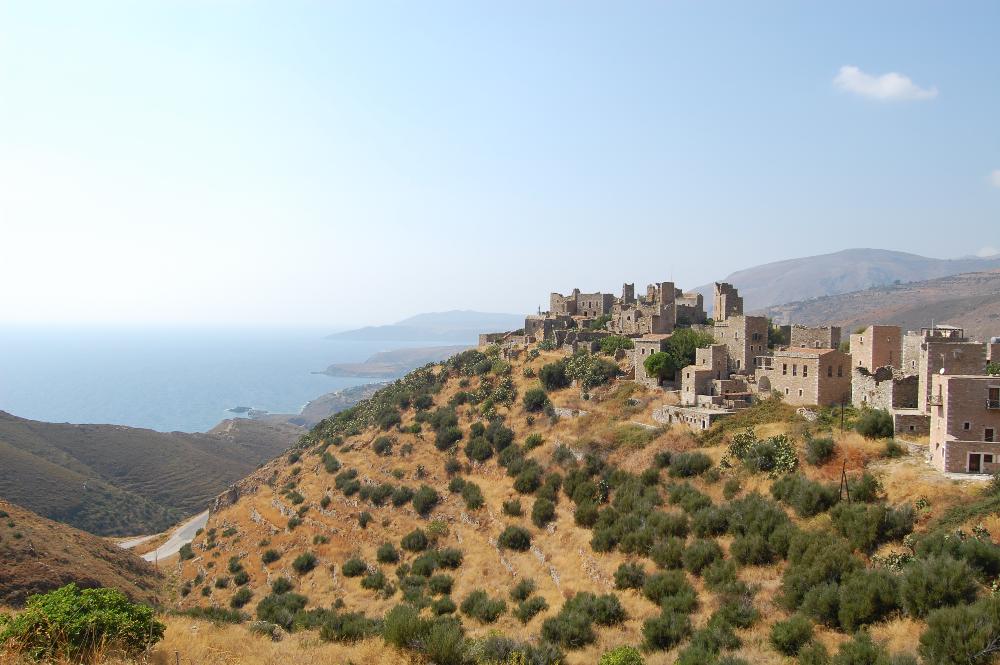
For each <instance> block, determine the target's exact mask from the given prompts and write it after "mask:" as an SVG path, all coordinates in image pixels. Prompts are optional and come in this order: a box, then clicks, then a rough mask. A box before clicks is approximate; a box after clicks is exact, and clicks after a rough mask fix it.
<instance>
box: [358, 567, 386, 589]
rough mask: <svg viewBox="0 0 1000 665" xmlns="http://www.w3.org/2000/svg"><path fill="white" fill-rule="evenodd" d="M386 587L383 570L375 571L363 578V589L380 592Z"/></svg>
mask: <svg viewBox="0 0 1000 665" xmlns="http://www.w3.org/2000/svg"><path fill="white" fill-rule="evenodd" d="M384 587H385V575H384V574H383V573H382V571H381V570H375V571H372V572H370V573H368V574H367V575H365V576H364V577H363V578H361V588H362V589H371V590H373V591H380V590H381V589H383V588H384Z"/></svg>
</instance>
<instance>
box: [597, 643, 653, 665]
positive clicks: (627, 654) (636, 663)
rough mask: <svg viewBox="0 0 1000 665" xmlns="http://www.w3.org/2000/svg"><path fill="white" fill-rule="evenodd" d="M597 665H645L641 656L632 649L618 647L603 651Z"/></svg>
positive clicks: (637, 651)
mask: <svg viewBox="0 0 1000 665" xmlns="http://www.w3.org/2000/svg"><path fill="white" fill-rule="evenodd" d="M598 665H646V661H644V660H643V659H642V654H640V653H639V650H638V649H636V648H634V647H628V646H620V647H615V648H614V649H612V650H611V651H605V652H604V655H602V656H601V660H600V662H599V663H598Z"/></svg>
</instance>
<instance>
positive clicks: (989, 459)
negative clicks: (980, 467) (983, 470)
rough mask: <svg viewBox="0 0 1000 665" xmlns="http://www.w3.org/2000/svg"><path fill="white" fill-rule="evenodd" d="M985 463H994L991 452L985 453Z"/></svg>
mask: <svg viewBox="0 0 1000 665" xmlns="http://www.w3.org/2000/svg"><path fill="white" fill-rule="evenodd" d="M983 463H984V464H993V455H990V454H989V453H987V454H986V455H983Z"/></svg>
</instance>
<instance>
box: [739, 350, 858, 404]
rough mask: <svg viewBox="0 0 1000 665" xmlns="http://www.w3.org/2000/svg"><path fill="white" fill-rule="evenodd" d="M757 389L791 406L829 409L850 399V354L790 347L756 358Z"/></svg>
mask: <svg viewBox="0 0 1000 665" xmlns="http://www.w3.org/2000/svg"><path fill="white" fill-rule="evenodd" d="M758 365H759V366H758V368H757V390H758V391H759V392H760V393H762V394H766V393H769V392H772V391H774V392H777V393H778V394H779V395H781V396H782V397H783V398H784V400H785V402H786V403H788V404H793V405H800V406H802V405H812V404H817V405H819V406H832V405H835V404H840V403H841V402H845V401H847V400H849V399H850V398H851V355H850V354H849V353H843V352H841V351H838V350H836V349H804V348H798V347H790V348H788V349H781V350H775V352H774V355H773V356H763V357H761V358H760V359H759V363H758Z"/></svg>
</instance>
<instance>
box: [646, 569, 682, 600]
mask: <svg viewBox="0 0 1000 665" xmlns="http://www.w3.org/2000/svg"><path fill="white" fill-rule="evenodd" d="M642 594H643V595H644V596H646V598H648V599H649V600H650V601H652V602H653V603H655V604H657V605H662V604H663V603H664V601H666V600H668V599H670V598H685V597H690V598H691V599H692V600H693V599H694V598H695V592H694V589H693V588H692V587H691V584H690V583H689V582H688V581H687V577H685V575H684V573H683V572H681V571H679V570H667V571H663V572H659V573H653V574H652V575H648V576H647V577H646V582H645V584H643V585H642Z"/></svg>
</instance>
